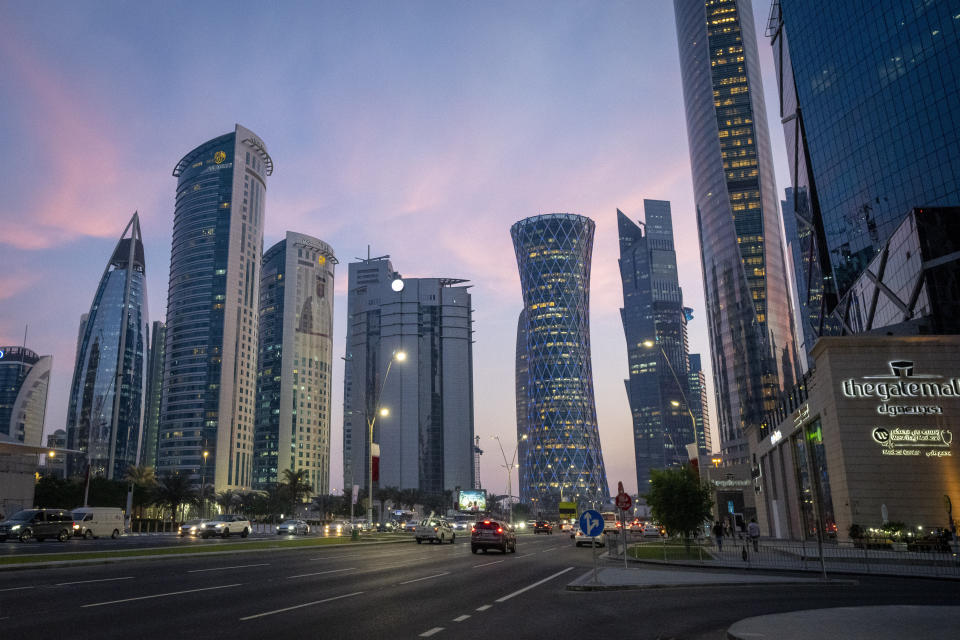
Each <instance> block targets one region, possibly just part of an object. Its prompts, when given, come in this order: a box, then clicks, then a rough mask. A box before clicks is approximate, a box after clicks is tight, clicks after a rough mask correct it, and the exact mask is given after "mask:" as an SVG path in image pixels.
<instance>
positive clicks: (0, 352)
mask: <svg viewBox="0 0 960 640" xmlns="http://www.w3.org/2000/svg"><path fill="white" fill-rule="evenodd" d="M4 353H6V352H5V351H4V350H3V349H0V358H2V357H3V354H4Z"/></svg>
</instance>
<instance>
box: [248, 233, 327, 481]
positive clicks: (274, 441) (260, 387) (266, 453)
mask: <svg viewBox="0 0 960 640" xmlns="http://www.w3.org/2000/svg"><path fill="white" fill-rule="evenodd" d="M336 264H337V258H336V256H335V255H334V252H333V249H332V248H331V247H330V245H328V244H327V243H326V242H323V241H322V240H319V239H317V238H314V237H312V236H308V235H305V234H302V233H295V232H293V231H287V234H286V237H285V238H284V239H283V240H281V241H280V242H278V243H276V244H275V245H273V246H272V247H270V248H269V249H268V250H267V251H266V253H264V254H263V265H262V267H261V270H260V302H259V305H260V306H259V314H260V331H259V346H258V349H259V358H258V363H257V367H258V368H257V404H256V416H255V428H254V462H253V486H254V488H255V489H269V488H270V487H272V486H275V485H276V484H277V483H278V482H280V481H282V480H283V475H282V474H283V470H284V469H288V470H290V471H293V472H296V471H301V470H302V471H304V472H305V474H306V477H307V482H308V483H309V484H310V486H311V487H312V490H313V493H319V494H327V493H329V477H330V406H331V398H330V394H331V385H332V376H333V296H334V266H335V265H336Z"/></svg>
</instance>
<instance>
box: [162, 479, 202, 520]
mask: <svg viewBox="0 0 960 640" xmlns="http://www.w3.org/2000/svg"><path fill="white" fill-rule="evenodd" d="M195 494H196V492H195V491H194V490H193V486H192V485H191V483H190V479H189V478H188V477H186V476H182V475H180V474H179V473H175V474H172V475H169V476H165V477H163V478H161V479H160V482H159V483H158V484H157V487H156V489H155V490H154V499H155V500H156V502H158V503H160V504H162V505H166V506H168V507H170V511H171V514H172V515H173V519H174V520H176V519H177V509H179V508H180V505H182V504H186V503H188V502H190V501H191V499H192V498H193V496H194V495H195Z"/></svg>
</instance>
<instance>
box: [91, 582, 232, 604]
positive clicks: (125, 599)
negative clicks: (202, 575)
mask: <svg viewBox="0 0 960 640" xmlns="http://www.w3.org/2000/svg"><path fill="white" fill-rule="evenodd" d="M242 584H243V583H242V582H238V583H236V584H225V585H222V586H219V587H203V588H202V589H187V590H186V591H171V592H170V593H155V594H153V595H151V596H139V597H136V598H124V599H123V600H110V601H109V602H96V603H94V604H85V605H83V606H82V607H80V608H81V609H86V608H87V607H102V606H103V605H105V604H120V603H121V602H133V601H135V600H149V599H150V598H163V597H165V596H178V595H180V594H183V593H197V592H198V591H213V590H214V589H229V588H231V587H239V586H240V585H242Z"/></svg>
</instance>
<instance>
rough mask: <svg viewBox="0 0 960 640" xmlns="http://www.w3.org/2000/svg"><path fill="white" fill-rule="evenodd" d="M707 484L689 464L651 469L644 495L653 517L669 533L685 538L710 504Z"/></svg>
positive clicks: (706, 511)
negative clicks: (646, 490)
mask: <svg viewBox="0 0 960 640" xmlns="http://www.w3.org/2000/svg"><path fill="white" fill-rule="evenodd" d="M711 493H712V492H711V490H710V486H709V485H707V484H704V483H701V482H700V478H699V477H697V474H696V473H695V472H694V471H693V470H692V469H690V468H689V467H683V468H679V469H678V468H673V469H653V470H651V471H650V492H649V493H647V494H646V495H645V496H644V498H645V499H646V501H647V504H648V505H649V506H650V513H651V514H652V515H653V518H654V519H655V520H657V521H658V522H660V524H662V525H663V526H664V527H666V529H667V533H669V534H670V535H682V536H684V538H689V537H690V536H691V535H692V534H693V533H694V532H695V531H697V530H699V529H700V526H701V525H702V524H703V522H704V521H705V520H708V519H709V518H710V511H711V509H712V507H713V499H712V498H711Z"/></svg>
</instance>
